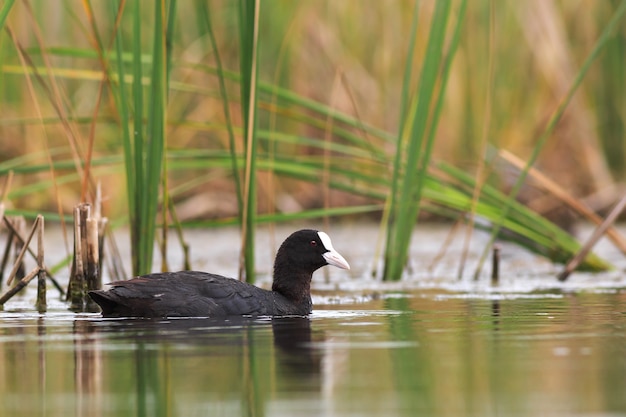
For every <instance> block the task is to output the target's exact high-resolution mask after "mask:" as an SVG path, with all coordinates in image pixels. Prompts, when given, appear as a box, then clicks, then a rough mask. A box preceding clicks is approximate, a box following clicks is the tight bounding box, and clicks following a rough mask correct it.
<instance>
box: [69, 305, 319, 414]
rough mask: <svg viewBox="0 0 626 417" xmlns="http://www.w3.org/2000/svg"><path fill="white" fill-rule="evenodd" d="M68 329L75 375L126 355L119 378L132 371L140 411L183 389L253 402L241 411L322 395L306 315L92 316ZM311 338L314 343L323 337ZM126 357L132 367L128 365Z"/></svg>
mask: <svg viewBox="0 0 626 417" xmlns="http://www.w3.org/2000/svg"><path fill="white" fill-rule="evenodd" d="M74 329H75V332H76V336H77V338H76V340H77V341H81V340H82V342H77V343H79V344H80V345H81V346H77V354H78V357H79V360H80V362H81V367H80V368H77V370H78V369H84V370H86V371H89V370H91V371H93V370H94V369H97V368H99V367H100V366H103V367H107V368H112V367H114V366H116V365H115V362H116V361H118V360H120V357H119V356H120V355H124V357H125V358H127V359H126V361H125V363H126V366H127V368H126V369H125V370H124V374H126V375H129V374H128V372H131V373H134V375H135V378H136V379H135V381H136V385H135V387H136V389H137V392H136V394H137V397H136V398H137V404H138V406H141V408H142V409H144V410H147V409H151V408H152V407H153V406H154V405H153V406H151V405H150V404H149V401H148V400H149V399H150V398H152V399H155V398H156V399H157V402H159V404H160V403H161V402H162V401H163V404H165V405H167V404H168V401H170V400H172V399H173V398H174V397H176V394H175V393H176V392H177V391H179V390H180V389H183V386H185V387H187V388H185V389H189V387H192V389H193V390H196V391H197V392H198V393H200V392H202V393H204V395H211V393H213V394H212V395H218V396H219V397H220V398H221V397H222V396H226V397H228V396H230V395H236V396H239V395H241V396H242V397H241V398H246V400H245V401H244V402H246V403H247V402H250V403H251V404H247V408H248V407H252V408H253V409H256V410H258V411H260V410H262V409H264V403H265V401H266V400H267V399H268V398H271V397H272V395H271V394H270V391H272V390H275V389H278V390H280V391H282V390H286V391H292V390H297V391H319V390H320V364H321V355H322V353H323V351H322V350H320V349H315V348H314V347H312V343H311V342H312V330H311V320H310V319H309V318H307V317H282V318H246V317H236V318H229V319H210V318H192V319H159V320H157V319H143V320H142V319H132V320H131V319H125V320H101V319H98V320H93V321H91V320H90V321H83V322H81V324H80V325H79V326H75V328H74ZM315 338H316V339H318V340H317V341H318V342H319V341H320V340H319V339H321V338H323V333H320V334H317V333H316V334H315ZM124 351H126V352H127V353H123V352H124ZM111 352H115V353H114V357H115V358H116V361H112V360H111V359H112V358H113V356H111ZM128 360H130V361H131V362H134V366H132V367H130V368H128V364H129V362H128ZM88 361H97V362H98V367H93V366H86V365H88V364H86V362H88ZM188 369H191V370H192V371H188ZM116 372H121V371H119V370H118V371H116ZM76 377H77V378H81V376H80V375H76ZM91 377H93V375H91ZM268 381H274V382H275V385H274V384H268ZM101 388H102V389H103V390H104V391H105V392H106V391H107V387H106V386H103V387H101ZM170 390H173V391H170ZM187 394H189V393H188V392H187ZM168 399H169V400H168ZM146 401H148V403H146ZM142 404H143V405H142ZM159 404H156V406H160V405H159ZM170 404H171V403H170ZM146 407H147V408H146ZM254 414H257V415H258V413H254ZM261 414H262V413H261Z"/></svg>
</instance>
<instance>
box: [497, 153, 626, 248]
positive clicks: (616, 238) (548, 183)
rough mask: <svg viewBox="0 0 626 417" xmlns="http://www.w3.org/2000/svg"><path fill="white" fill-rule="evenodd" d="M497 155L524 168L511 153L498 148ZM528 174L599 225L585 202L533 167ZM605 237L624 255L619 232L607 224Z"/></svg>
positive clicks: (519, 167)
mask: <svg viewBox="0 0 626 417" xmlns="http://www.w3.org/2000/svg"><path fill="white" fill-rule="evenodd" d="M498 156H500V157H501V158H502V159H504V160H505V161H506V162H508V163H509V164H511V165H513V166H514V167H515V168H517V169H520V170H521V169H524V165H525V164H524V162H523V161H522V160H521V159H519V158H518V157H517V156H515V155H513V154H512V153H510V152H508V151H506V150H503V149H500V150H499V151H498ZM528 175H529V176H530V177H531V178H532V179H533V180H534V181H535V182H536V183H537V184H538V185H539V186H540V187H542V188H543V189H544V190H546V191H548V192H549V193H550V194H552V195H553V196H554V197H556V198H557V199H559V200H560V201H561V202H563V204H566V205H567V206H568V207H570V208H571V209H572V210H574V211H575V212H576V213H578V214H580V215H581V216H583V217H585V218H586V219H587V220H589V221H590V222H592V223H594V224H596V225H600V224H602V222H603V220H602V218H601V217H600V216H598V215H597V214H596V213H595V212H594V211H593V210H592V209H590V208H589V207H588V206H587V205H586V204H584V203H582V202H581V201H579V200H577V199H576V198H574V197H572V196H571V195H570V194H569V193H568V192H567V191H565V190H564V189H563V188H562V187H560V186H559V185H558V184H557V183H555V182H554V181H552V180H551V179H550V178H548V177H546V176H545V175H544V174H543V173H541V172H540V171H539V170H537V169H535V168H530V169H529V170H528ZM606 235H607V237H608V238H609V239H610V240H611V242H613V244H614V245H615V246H616V247H617V248H618V249H619V250H620V251H621V252H622V253H623V254H625V255H626V240H625V239H624V238H623V237H622V235H621V234H619V232H618V231H617V229H615V228H614V227H612V226H611V225H609V227H608V229H607V230H606Z"/></svg>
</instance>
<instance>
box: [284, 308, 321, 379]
mask: <svg viewBox="0 0 626 417" xmlns="http://www.w3.org/2000/svg"><path fill="white" fill-rule="evenodd" d="M272 330H273V334H274V345H275V346H276V348H277V349H276V352H277V353H276V355H277V359H278V362H279V363H280V364H281V365H282V366H283V367H284V369H285V372H288V373H290V374H293V376H295V377H297V378H301V377H302V376H303V375H306V376H308V377H315V376H319V373H320V363H321V351H320V350H319V349H314V348H313V347H312V344H311V342H312V332H311V320H310V319H309V318H308V317H281V318H274V319H272ZM321 335H322V334H321V333H320V334H319V335H318V334H316V336H321Z"/></svg>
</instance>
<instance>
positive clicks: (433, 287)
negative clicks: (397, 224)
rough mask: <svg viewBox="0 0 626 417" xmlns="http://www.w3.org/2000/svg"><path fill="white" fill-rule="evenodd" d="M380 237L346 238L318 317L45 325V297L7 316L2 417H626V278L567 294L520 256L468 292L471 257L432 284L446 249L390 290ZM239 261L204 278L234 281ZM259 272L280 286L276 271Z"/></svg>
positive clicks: (343, 234) (24, 302) (419, 257)
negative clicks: (377, 260) (377, 271)
mask: <svg viewBox="0 0 626 417" xmlns="http://www.w3.org/2000/svg"><path fill="white" fill-rule="evenodd" d="M368 233H370V232H367V231H366V233H365V235H361V237H360V238H359V242H360V244H359V245H354V244H350V245H345V243H343V244H342V242H346V241H348V240H349V239H350V236H351V233H350V232H349V231H340V232H339V233H333V234H331V236H333V242H334V245H335V247H336V248H337V249H338V250H339V251H340V252H342V253H343V254H344V255H345V256H346V258H347V259H349V261H350V262H351V264H352V265H353V269H352V270H351V271H348V272H345V271H340V270H338V269H333V270H329V271H328V272H329V273H328V276H326V277H325V276H324V274H322V273H318V275H316V278H315V287H314V288H315V291H314V303H315V311H314V313H313V314H312V315H311V316H310V317H307V318H304V317H290V318H280V319H270V318H263V317H261V318H240V319H229V320H211V319H178V320H111V319H102V318H100V317H99V315H98V314H74V313H71V312H68V311H67V310H66V309H65V305H64V304H63V303H61V302H60V301H58V300H54V297H55V294H54V290H52V289H50V290H49V292H50V297H51V300H50V308H49V310H48V312H47V313H44V314H39V313H36V312H34V310H33V307H32V303H33V300H34V296H33V290H34V287H33V289H30V288H29V291H27V292H26V294H24V295H21V296H19V297H18V298H17V299H15V300H12V301H11V303H9V304H7V309H6V311H4V312H0V323H1V325H0V398H1V399H2V405H1V406H0V416H7V417H8V416H11V417H21V416H33V415H41V416H48V417H52V416H63V417H66V416H186V417H190V416H295V415H297V416H596V417H597V416H607V417H608V416H626V290H625V289H624V288H626V283H625V282H624V277H623V274H622V272H621V271H620V270H619V269H618V270H616V271H613V272H610V273H606V274H598V275H586V274H575V275H574V276H573V277H572V279H571V280H570V281H569V282H567V283H565V284H560V283H558V282H557V281H556V280H555V279H554V275H555V274H556V273H557V272H558V270H559V268H560V267H558V266H554V265H552V264H550V263H549V262H546V261H543V260H541V259H537V258H535V257H534V256H532V255H529V254H527V253H524V252H520V251H519V250H517V249H511V248H509V247H505V248H504V249H503V253H504V256H503V265H502V270H503V271H504V273H503V277H502V282H501V284H500V285H499V286H497V287H492V286H491V285H490V284H488V283H487V282H486V281H485V280H484V279H483V280H481V281H479V282H475V281H473V280H471V279H465V278H463V279H461V280H459V279H457V278H456V271H457V267H458V265H457V263H456V262H455V261H456V260H458V258H459V257H458V252H455V250H458V245H457V247H456V248H457V249H455V247H451V248H450V251H451V252H450V254H449V255H447V256H446V257H444V258H443V260H442V261H441V262H440V263H438V264H437V265H436V266H434V267H432V268H430V269H429V268H428V267H427V266H426V265H429V264H430V262H431V261H432V259H433V258H434V256H435V255H434V254H435V253H437V252H438V251H439V248H438V247H432V246H428V245H426V244H424V243H421V244H420V245H417V246H416V249H415V254H414V256H412V258H411V262H412V266H413V267H414V273H413V275H410V276H408V277H406V278H405V279H404V280H403V281H401V282H400V283H389V284H387V283H381V282H379V281H378V280H376V279H374V278H371V277H370V275H369V272H368V271H370V270H371V267H372V259H373V258H372V256H371V253H372V252H371V251H372V248H373V247H374V246H375V242H374V241H373V240H375V234H374V233H371V234H368ZM432 233H434V235H433V236H432V239H431V241H433V242H441V241H443V240H444V237H445V233H444V232H443V231H438V230H435V231H434V232H432ZM234 236H235V237H234V238H232V239H233V240H236V236H237V235H236V233H235V234H234ZM263 239H265V237H263V236H261V237H260V240H261V241H263ZM475 239H477V243H478V244H477V246H476V248H477V249H476V252H477V253H479V249H480V248H481V246H480V243H481V240H480V236H478V237H477V238H475ZM228 246H229V245H217V246H215V248H214V249H213V248H211V247H210V248H209V249H210V250H209V251H204V252H202V253H200V254H196V255H195V256H196V257H195V258H194V263H195V266H196V267H197V268H199V269H209V270H213V271H218V272H222V273H224V274H226V275H229V270H228V269H229V268H232V269H235V268H234V267H233V263H232V262H231V259H230V256H231V255H232V257H233V258H235V259H236V251H228V250H227V247H228ZM230 246H231V247H236V245H234V244H233V245H230ZM270 246H271V245H268V249H267V252H268V253H270V252H271V251H272V250H271V248H270ZM231 252H232V253H231ZM259 252H260V253H263V250H260V251H259ZM608 253H612V252H610V251H609V252H608ZM612 256H613V259H612V260H613V261H615V262H616V263H617V264H618V266H619V263H620V262H622V263H623V261H622V260H621V258H620V257H618V256H617V255H612ZM475 257H476V253H474V254H470V257H469V259H470V262H472V260H475ZM220 262H221V263H220ZM233 262H236V261H233ZM198 265H199V266H198ZM470 265H471V264H470ZM173 268H174V269H175V267H173ZM259 268H260V270H261V273H260V275H261V278H262V279H261V281H260V285H267V284H268V282H269V272H268V271H270V270H271V257H268V256H262V255H260V258H259ZM224 269H226V270H224ZM470 269H471V268H470V267H468V270H470ZM470 272H471V270H470ZM231 275H232V274H231Z"/></svg>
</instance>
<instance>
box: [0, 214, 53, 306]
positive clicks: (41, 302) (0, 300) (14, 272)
mask: <svg viewBox="0 0 626 417" xmlns="http://www.w3.org/2000/svg"><path fill="white" fill-rule="evenodd" d="M2 211H3V210H2ZM2 218H3V219H4V220H5V224H8V223H9V222H8V220H7V219H6V217H5V216H2ZM35 232H37V256H36V259H37V266H36V267H35V268H34V269H33V270H32V271H31V272H29V273H28V274H25V276H23V277H21V278H20V277H19V276H18V273H19V270H20V269H21V268H22V265H23V262H22V261H23V259H24V255H25V254H26V252H27V251H29V245H30V242H31V240H32V239H33V236H34V235H35ZM12 233H13V234H14V235H15V236H18V237H19V239H18V240H19V241H20V242H21V243H22V245H21V249H20V251H19V252H18V253H17V255H16V259H15V263H14V265H13V268H12V269H11V273H10V274H9V278H8V279H7V283H8V284H11V282H12V281H13V280H14V279H16V277H17V282H16V283H15V285H13V286H12V287H11V288H9V290H7V291H6V292H5V293H4V294H2V296H0V308H3V307H4V304H5V303H6V302H7V301H8V300H10V299H11V297H13V296H14V295H15V294H17V293H18V292H19V291H20V290H21V289H22V288H24V287H25V286H26V285H28V283H29V282H30V281H31V280H32V279H33V278H35V277H38V285H37V304H36V307H37V310H38V311H39V312H45V311H46V309H47V303H46V275H47V274H46V268H45V266H44V262H43V259H44V253H43V233H44V220H43V216H42V215H38V216H37V218H36V219H35V222H34V223H33V227H32V229H31V231H30V234H29V235H28V237H27V238H26V239H23V238H22V237H21V236H20V234H19V232H18V231H17V230H15V229H12ZM15 236H14V237H15Z"/></svg>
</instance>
